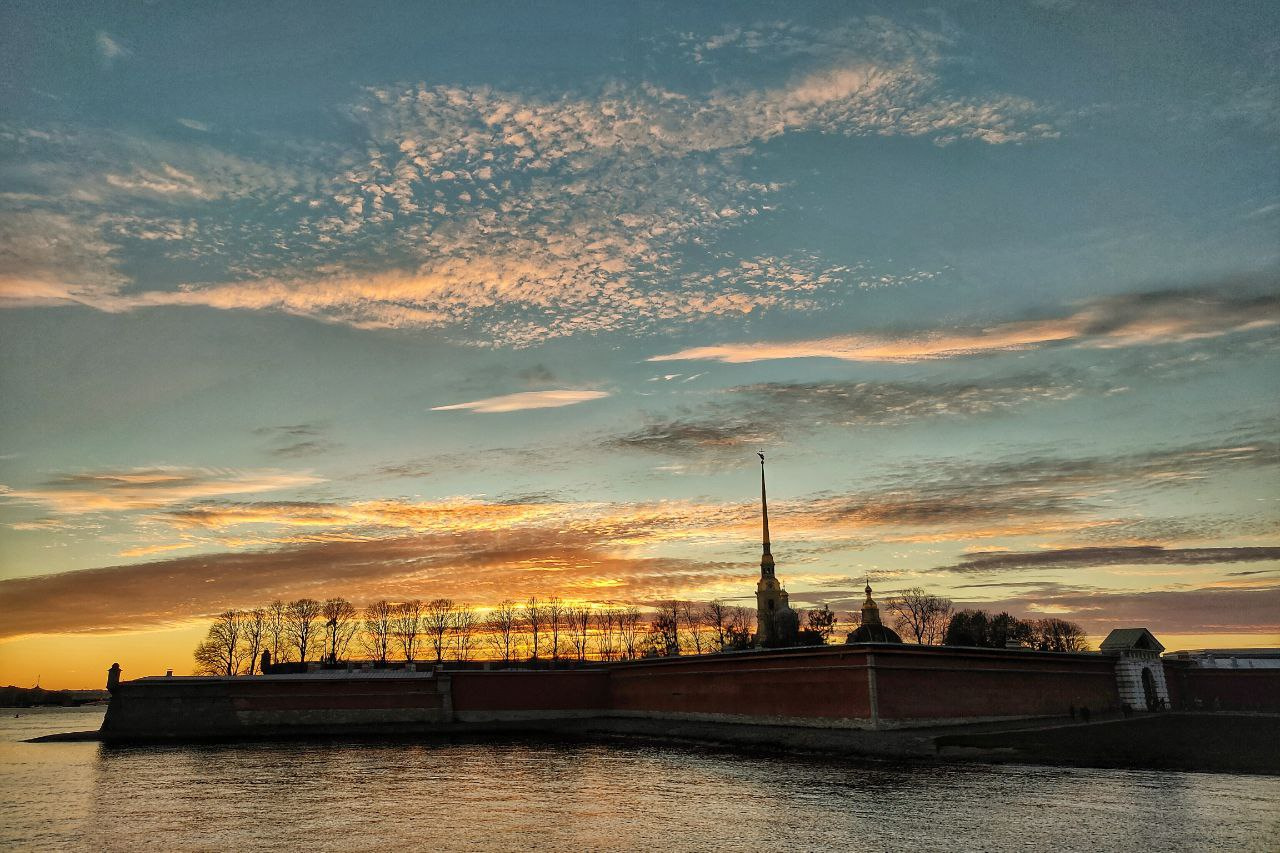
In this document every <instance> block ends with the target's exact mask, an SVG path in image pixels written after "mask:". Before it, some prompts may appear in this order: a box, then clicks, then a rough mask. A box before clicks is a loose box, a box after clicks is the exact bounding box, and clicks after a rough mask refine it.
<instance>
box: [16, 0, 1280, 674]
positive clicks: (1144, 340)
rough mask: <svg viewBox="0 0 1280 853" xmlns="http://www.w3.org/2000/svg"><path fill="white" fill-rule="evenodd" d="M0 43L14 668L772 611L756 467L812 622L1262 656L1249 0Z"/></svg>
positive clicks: (1267, 284) (1253, 18) (138, 667)
mask: <svg viewBox="0 0 1280 853" xmlns="http://www.w3.org/2000/svg"><path fill="white" fill-rule="evenodd" d="M1153 9H1158V10H1159V11H1158V13H1157V12H1156V11H1153ZM301 21H305V22H306V24H307V26H305V27H303V28H301V29H300V28H299V26H298V24H299V23H300V22H301ZM0 23H2V24H3V25H2V26H0V33H3V35H0V44H3V46H4V48H5V54H6V55H7V56H9V57H10V58H11V59H10V62H8V63H6V64H5V66H4V67H3V68H2V69H0V99H2V100H0V103H3V104H4V107H5V109H4V117H3V119H0V150H3V152H4V154H3V155H2V156H0V176H2V179H0V259H3V260H0V392H2V393H0V613H3V614H4V615H3V617H0V683H12V684H15V685H19V686H22V685H25V684H28V683H29V682H30V681H31V680H33V678H34V676H35V675H36V674H39V675H40V676H41V677H42V678H43V685H42V686H48V687H49V688H50V689H59V688H70V689H81V688H96V687H100V686H101V684H102V683H103V682H104V680H105V676H106V670H107V667H108V666H110V664H111V663H113V662H116V661H119V662H120V663H121V665H122V667H124V670H125V672H126V674H127V675H126V677H135V676H140V675H145V674H157V673H163V672H164V671H165V670H167V669H173V670H174V671H175V672H176V673H182V672H186V671H190V669H191V667H192V665H193V661H192V650H193V649H194V648H195V646H196V644H197V643H198V642H199V640H200V639H201V638H202V637H203V635H204V632H205V630H206V629H207V627H208V622H209V619H210V618H211V617H212V616H213V615H214V614H216V613H218V612H220V611H222V610H226V609H243V608H247V607H252V606H260V605H264V604H266V603H268V602H270V601H272V600H274V599H284V600H286V601H287V600H290V599H296V598H301V597H312V598H317V599H321V600H323V599H325V598H329V597H334V596H341V597H345V598H349V599H350V600H351V601H352V602H354V603H355V604H357V606H363V605H364V604H365V603H367V602H369V601H373V600H377V599H381V598H387V599H390V600H404V599H408V598H421V599H424V600H426V599H431V598H438V597H447V598H451V599H454V600H455V601H458V602H465V603H468V604H471V605H474V606H476V607H480V608H484V607H490V606H493V605H495V604H497V603H498V602H500V601H502V600H503V599H508V598H510V599H513V600H516V601H522V600H524V599H525V598H527V597H528V596H530V595H540V596H543V595H558V596H561V597H563V598H565V599H566V600H569V601H573V602H580V603H583V604H591V605H594V606H608V605H616V604H631V603H634V604H645V603H652V602H656V601H660V600H665V599H683V600H691V601H708V600H713V599H721V600H724V601H725V602H726V603H728V604H731V605H743V606H753V602H754V584H755V581H756V578H757V574H758V559H759V556H758V555H759V547H760V541H759V540H760V535H759V522H760V518H759V497H758V494H757V492H756V489H758V483H757V482H756V479H757V473H756V452H757V451H761V450H763V451H764V452H765V453H767V454H768V459H769V462H768V464H769V469H768V476H769V496H770V505H769V515H770V526H771V534H772V537H771V538H772V550H773V553H774V555H775V556H776V558H777V561H778V564H777V572H778V577H779V579H780V580H781V581H782V583H783V584H784V585H785V587H786V589H787V591H788V593H789V595H790V598H791V601H792V603H793V605H794V606H796V607H799V608H810V607H820V606H822V605H824V604H825V605H828V606H830V607H831V609H832V610H837V611H841V612H844V611H856V610H857V609H858V606H859V604H860V602H861V596H862V591H861V590H862V579H863V578H864V577H865V576H868V575H869V576H870V578H871V584H872V586H873V587H874V588H875V594H876V599H877V601H879V602H880V603H881V605H882V607H883V605H884V601H883V600H882V597H883V598H885V599H887V598H888V597H889V596H890V595H892V594H893V593H895V592H897V591H900V590H903V589H906V588H911V587H921V588H923V589H925V590H926V591H928V592H930V593H936V594H938V595H942V596H945V597H947V598H950V599H952V600H953V601H954V602H955V606H956V609H957V610H960V609H964V608H977V609H985V610H988V611H990V612H992V613H995V612H999V611H1008V612H1010V613H1011V614H1013V615H1015V616H1017V617H1019V618H1024V619H1039V618H1046V617H1059V618H1063V619H1067V620H1070V621H1073V622H1077V623H1079V624H1080V625H1081V626H1083V628H1084V629H1085V633H1086V634H1087V636H1088V637H1089V639H1090V641H1091V643H1092V644H1093V646H1094V647H1095V648H1096V647H1097V645H1098V642H1099V641H1100V639H1101V638H1102V637H1103V636H1105V635H1106V633H1107V632H1108V631H1109V630H1111V629H1112V628H1120V627H1138V626H1141V627H1147V628H1149V629H1150V630H1151V631H1152V632H1153V634H1154V635H1155V636H1156V637H1157V638H1159V639H1160V640H1161V641H1162V642H1163V643H1164V644H1165V645H1166V646H1167V648H1168V650H1170V651H1174V650H1179V649H1201V648H1265V647H1280V489H1278V488H1277V483H1278V482H1280V478H1278V477H1277V469H1278V468H1280V427H1278V425H1280V170H1277V169H1276V166H1275V164H1276V162H1278V161H1280V104H1278V100H1277V98H1276V96H1275V91H1276V84H1277V82H1280V81H1278V80H1277V75H1278V74H1280V71H1278V69H1280V63H1277V62H1276V59H1275V52H1276V45H1275V39H1274V36H1273V35H1272V34H1274V33H1275V32H1276V31H1277V29H1280V7H1277V6H1275V5H1273V4H1266V3H1256V4H1250V3H1244V4H1240V5H1238V6H1233V7H1231V8H1229V9H1224V8H1215V7H1212V6H1206V5H1204V4H1197V3H1192V2H1187V3H1172V4H1162V5H1161V6H1159V7H1150V8H1148V7H1143V6H1141V5H1139V6H1133V7H1124V8H1116V7H1114V6H1113V5H1111V4H1106V3H1092V2H1088V0H1080V2H1074V0H1052V2H1049V0H1045V2H1026V3H1005V4H998V5H995V6H987V5H981V4H970V3H963V2H944V3H941V4H939V3H936V2H930V3H881V2H858V3H853V4H850V3H834V2H832V3H815V4H808V5H806V6H805V7H803V8H800V9H791V8H783V7H780V6H778V5H777V4H771V3H744V4H734V5H720V4H709V5H699V6H695V7H690V6H688V5H684V4H676V3H657V2H653V3H644V4H572V3H535V4H521V5H518V6H517V5H514V4H510V5H503V6H501V7H487V8H476V7H466V6H461V7H459V6H452V5H443V4H423V5H415V6H408V7H395V6H391V7H385V8H382V9H380V10H375V11H369V10H354V9H349V8H346V7H344V6H342V5H340V4H323V3H322V4H308V5H306V6H305V7H303V6H294V5H288V4H283V5H278V6H272V7H269V8H264V9H252V10H247V9H240V10H228V9H225V8H221V7H219V8H216V9H215V8H212V7H210V8H199V7H181V8H179V7H169V6H145V7H144V6H134V5H128V4H122V5H113V4H97V3H83V4H76V3H72V4H68V5H64V6H60V7H58V8H57V9H49V8H46V7H44V6H41V5H40V4H33V3H30V4H29V3H14V4H10V5H8V6H6V8H5V9H4V10H2V11H0Z"/></svg>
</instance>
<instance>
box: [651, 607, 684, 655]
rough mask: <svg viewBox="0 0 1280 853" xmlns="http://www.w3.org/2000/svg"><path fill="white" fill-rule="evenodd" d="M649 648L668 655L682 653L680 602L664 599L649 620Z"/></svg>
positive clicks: (654, 651) (656, 652)
mask: <svg viewBox="0 0 1280 853" xmlns="http://www.w3.org/2000/svg"><path fill="white" fill-rule="evenodd" d="M648 644H649V648H650V649H651V652H652V653H654V654H659V655H666V656H667V657H675V656H676V655H679V654H680V603H679V602H678V601H664V602H662V603H661V604H659V605H658V612H657V613H655V614H654V617H653V619H652V620H650V622H649V638H648Z"/></svg>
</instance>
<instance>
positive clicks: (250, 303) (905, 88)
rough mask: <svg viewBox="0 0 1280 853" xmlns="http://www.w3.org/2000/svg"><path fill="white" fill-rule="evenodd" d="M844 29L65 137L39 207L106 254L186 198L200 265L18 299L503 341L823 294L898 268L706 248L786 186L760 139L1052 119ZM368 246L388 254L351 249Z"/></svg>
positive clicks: (865, 26) (1033, 136) (778, 305)
mask: <svg viewBox="0 0 1280 853" xmlns="http://www.w3.org/2000/svg"><path fill="white" fill-rule="evenodd" d="M847 30H848V33H849V35H850V37H849V38H848V39H846V40H845V41H844V42H843V43H842V44H841V43H839V42H832V41H830V40H826V41H824V42H823V44H824V47H823V49H822V50H820V51H813V52H810V53H808V54H801V53H797V52H795V51H787V50H786V49H785V46H784V45H783V44H782V43H779V44H778V45H777V47H778V49H779V56H781V57H783V58H785V59H786V61H787V62H788V63H790V64H789V65H788V68H787V73H785V74H779V75H777V76H775V77H774V78H773V79H772V81H771V82H769V83H758V84H756V85H746V84H744V83H737V84H733V85H719V86H713V87H710V88H707V87H699V86H695V87H693V89H692V90H691V91H688V92H681V91H673V90H669V89H664V88H661V87H658V86H653V85H647V84H642V85H632V84H629V83H620V82H606V83H602V84H600V85H597V86H593V87H585V86H584V87H579V88H577V89H574V90H570V91H552V92H548V91H534V90H499V89H494V88H490V87H486V86H459V85H427V84H425V83H419V84H414V83H411V82H408V83H397V84H394V85H387V86H384V87H377V88H371V89H370V90H368V92H367V94H366V95H365V96H364V97H362V98H361V99H360V100H359V101H358V102H357V103H355V104H352V105H350V108H349V115H350V117H351V119H352V120H353V122H354V125H355V126H356V127H357V128H358V129H359V130H360V131H362V133H363V138H361V139H360V140H359V144H358V145H356V146H354V147H352V148H350V149H338V148H336V147H334V148H323V147H322V148H319V149H317V148H316V147H315V146H309V147H306V148H304V147H303V146H301V145H295V146H293V147H292V148H290V147H289V146H288V145H286V144H279V145H278V146H277V148H276V149H274V150H272V151H271V157H270V158H268V160H267V161H266V162H261V163H260V162H255V161H250V160H247V159H244V158H238V157H233V156H231V155H228V154H223V153H221V152H218V151H217V150H216V149H213V148H212V147H211V146H209V145H201V144H194V143H193V142H192V141H191V140H190V139H187V140H185V141H184V142H183V143H182V144H178V143H174V142H171V141H165V140H143V141H139V140H126V139H124V138H120V137H113V138H111V139H108V140H106V141H105V143H102V142H100V143H99V144H89V143H90V142H91V140H75V139H72V140H70V141H64V142H62V143H60V145H61V146H62V150H61V151H60V152H59V153H60V154H61V155H62V156H61V157H60V158H58V160H59V161H60V162H71V161H75V160H76V156H75V155H80V157H81V160H80V161H79V162H82V163H85V164H88V165H85V166H81V167H78V168H76V169H70V168H68V169H66V170H64V171H65V174H62V173H59V174H58V175H42V176H41V185H42V186H45V187H48V188H49V189H48V199H47V202H46V203H47V204H49V205H65V204H66V202H65V201H64V200H63V199H64V198H65V197H66V196H67V193H66V192H64V190H71V189H74V190H76V191H80V192H83V193H85V194H86V199H87V198H88V196H92V197H94V199H93V200H85V201H84V202H82V203H81V204H80V205H79V206H78V207H76V209H75V211H74V212H75V215H76V217H77V220H78V221H81V222H88V221H94V222H96V223H97V224H98V225H99V230H104V231H108V232H109V235H110V237H111V238H112V240H113V241H114V243H113V248H117V247H120V246H128V244H129V242H130V241H132V240H138V239H162V238H161V237H160V236H159V235H166V234H173V233H176V232H175V228H176V225H175V220H177V219H178V217H177V216H175V215H174V214H175V213H177V212H178V211H181V212H182V213H183V214H184V215H183V216H182V217H181V222H182V223H184V225H185V223H188V222H197V221H198V223H199V227H198V228H192V229H191V231H192V232H193V233H190V234H184V237H183V238H182V239H176V240H168V239H164V240H163V242H164V243H166V244H169V245H166V246H165V250H166V253H167V254H169V255H170V256H171V257H172V258H174V259H175V260H184V261H191V260H200V261H205V262H208V263H209V264H210V265H211V269H210V271H208V272H204V273H203V274H202V275H201V277H200V278H199V280H195V281H188V282H185V283H182V285H181V286H174V287H158V286H154V285H149V289H148V288H142V287H132V288H124V289H123V292H122V289H121V288H115V289H110V290H104V291H86V290H83V289H76V288H73V287H70V286H68V284H67V282H66V281H65V279H64V277H63V272H64V271H63V270H62V269H61V268H60V267H59V266H58V265H57V264H49V265H45V266H42V267H41V268H40V269H39V270H38V273H39V274H38V275H35V276H31V277H28V278H29V279H30V280H32V281H37V282H48V283H49V284H47V285H43V286H41V287H38V288H37V287H32V286H30V285H24V287H25V289H26V291H27V292H29V294H30V297H31V298H40V299H46V300H48V299H52V298H60V299H68V300H73V301H79V302H81V303H83V304H86V305H90V306H92V307H95V308H98V309H101V310H107V311H128V310H137V309H143V308H147V307H151V306H170V305H174V306H206V307H213V308H218V309H223V310H256V311H275V312H282V313H288V314H294V315H298V316H304V317H310V318H314V319H317V320H321V321H325V322H337V323H344V324H348V325H351V326H354V327H358V328H364V329H422V328H452V329H454V330H455V331H456V334H457V335H458V336H459V337H460V338H462V339H464V340H467V341H470V342H484V343H486V344H488V345H508V346H517V347H518V346H528V345H531V344H534V343H538V342H541V341H545V340H548V339H552V338H557V337H565V336H572V335H581V334H589V333H598V332H605V331H615V332H616V331H640V330H647V329H654V328H665V327H670V326H672V325H674V324H675V323H678V322H680V321H682V320H687V319H690V318H710V317H735V316H743V315H749V314H753V313H757V312H761V311H765V310H795V311H811V310H816V309H818V308H820V307H821V306H822V305H823V304H824V303H825V301H826V300H824V299H822V298H820V297H821V296H822V295H823V294H826V293H829V292H831V291H833V290H835V289H838V288H842V287H855V286H878V285H880V284H883V283H885V282H884V280H885V279H886V278H889V279H892V278H893V276H886V275H884V274H883V273H877V272H876V271H874V270H869V269H865V268H860V267H859V265H847V264H833V263H829V262H826V261H824V259H822V258H821V257H819V256H816V255H814V254H812V253H808V252H804V251H796V252H794V253H791V254H788V255H785V256H779V255H772V254H763V253H762V254H761V255H760V256H758V257H748V258H743V259H741V260H736V261H735V262H733V263H732V264H725V265H723V266H722V267H721V268H720V269H713V270H711V271H710V272H708V271H707V269H706V264H705V263H703V261H705V259H706V258H705V256H706V255H707V252H708V247H709V246H710V245H711V244H712V243H713V242H714V238H715V237H716V235H717V234H720V233H724V232H726V231H729V230H733V229H737V228H739V227H741V226H742V224H743V223H745V222H748V221H750V220H752V219H754V218H757V217H760V216H763V215H766V214H767V213H768V211H769V210H770V209H771V208H773V207H776V205H777V202H776V201H775V197H776V196H777V195H778V194H779V193H780V191H782V190H783V189H784V187H783V186H782V185H780V184H778V183H775V182H769V181H765V180H759V179H757V178H756V177H755V176H754V170H753V169H751V168H749V160H750V159H751V157H752V156H753V155H754V154H755V153H756V150H757V148H758V147H759V146H762V145H765V144H767V143H769V142H770V141H771V140H774V139H777V138H779V137H783V136H786V135H789V134H827V135H832V136H842V137H866V136H878V137H892V136H899V137H924V138H929V139H933V140H934V141H935V142H938V143H939V144H946V143H949V142H953V141H955V140H959V139H971V140H975V141H978V142H981V143H986V144H1001V143H1007V142H1028V141H1032V140H1037V139H1051V138H1053V137H1054V136H1055V135H1056V131H1054V130H1053V128H1051V127H1050V126H1049V125H1048V124H1047V120H1046V117H1045V115H1044V114H1043V110H1042V109H1041V108H1040V107H1039V106H1038V105H1036V104H1034V103H1032V102H1031V101H1029V100H1026V99H1024V98H1019V97H1016V96H1010V95H1007V94H1004V93H993V94H991V95H989V96H985V97H977V98H958V97H956V96H955V95H954V94H952V93H951V92H950V91H949V90H948V88H947V86H946V85H945V84H944V81H943V80H942V79H941V78H940V74H941V71H942V70H943V69H944V68H946V67H947V62H946V57H945V56H944V54H943V50H942V49H943V48H944V47H945V42H942V41H938V40H936V39H929V38H928V37H926V35H925V34H924V33H923V32H917V31H915V30H910V31H904V30H903V29H902V28H900V27H897V26H896V25H894V24H892V23H891V22H889V21H884V20H879V19H877V20H875V21H857V22H852V23H850V24H849V25H848V28H847ZM788 37H789V38H814V39H822V38H824V36H823V35H822V34H820V33H818V32H816V31H815V32H808V33H802V32H801V31H798V30H795V31H792V32H790V33H789V34H788ZM680 61H682V62H684V63H686V64H688V62H689V60H688V58H687V57H686V58H684V59H682V60H680ZM181 121H183V122H184V123H185V124H186V126H187V127H192V126H193V124H192V123H191V120H186V119H183V120H181ZM195 124H198V122H197V123H195ZM143 143H149V144H143ZM32 144H34V143H32ZM104 150H105V151H106V152H107V153H103V152H104ZM45 159H49V158H45ZM299 163H300V164H299ZM264 173H265V174H264ZM246 199H248V200H252V202H254V203H255V205H256V207H254V208H253V209H255V210H270V211H272V214H271V216H270V217H269V218H267V219H266V220H265V221H257V220H248V219H246V207H245V206H244V205H240V204H236V203H235V202H238V201H241V200H246ZM125 202H127V203H128V204H127V208H128V209H129V210H130V211H131V213H130V214H128V215H124V214H121V213H120V210H121V209H125ZM139 206H142V208H143V209H142V210H136V208H137V207H139ZM197 208H198V209H197ZM197 213H198V216H197V215H196V214H197ZM108 223H110V224H111V226H112V227H111V229H103V228H102V226H103V225H106V224H108ZM144 235H146V236H144ZM371 256H377V257H388V258H396V259H397V266H396V267H395V268H388V267H387V266H385V265H384V266H381V267H378V268H371V267H370V266H369V264H368V263H367V261H366V262H359V261H355V260H353V259H356V258H368V257H371ZM217 270H221V272H217ZM933 274H934V273H933V272H930V271H915V272H909V273H906V274H904V275H903V276H901V278H900V279H899V280H900V281H901V282H904V283H905V282H909V281H912V280H920V279H921V278H922V277H925V278H927V277H928V276H930V275H933ZM129 283H130V284H132V282H129ZM175 284H176V283H175ZM50 291H51V292H52V293H53V294H54V295H53V296H50V295H49V294H50Z"/></svg>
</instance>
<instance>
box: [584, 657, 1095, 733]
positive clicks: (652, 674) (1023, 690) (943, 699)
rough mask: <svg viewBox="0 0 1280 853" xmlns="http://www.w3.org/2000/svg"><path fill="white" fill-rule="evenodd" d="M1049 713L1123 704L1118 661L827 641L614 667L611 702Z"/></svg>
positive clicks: (740, 711) (882, 715)
mask: <svg viewBox="0 0 1280 853" xmlns="http://www.w3.org/2000/svg"><path fill="white" fill-rule="evenodd" d="M869 654H871V655H874V659H875V679H876V693H877V705H878V708H879V719H880V720H881V721H883V722H886V723H892V722H894V721H918V720H928V719H963V718H972V717H1017V716H1048V715H1054V716H1056V715H1063V716H1065V715H1066V714H1067V713H1068V710H1069V709H1070V707H1071V706H1072V705H1074V706H1075V707H1076V708H1083V707H1088V708H1090V709H1091V710H1094V711H1101V710H1104V709H1107V708H1115V707H1117V706H1118V703H1119V698H1118V694H1117V692H1116V678H1115V664H1114V661H1113V660H1111V659H1110V658H1104V657H1099V656H1097V655H1067V654H1049V653H1044V652H1031V651H1007V652H1006V651H1000V650H980V649H953V648H940V647H920V646H907V645H904V646H875V647H869V648H868V647H862V646H859V647H854V648H843V647H830V648H819V649H811V650H805V651H803V652H778V653H768V652H752V653H749V654H743V655H732V656H729V655H726V656H720V655H715V656H705V657H701V658H680V659H674V660H670V661H667V660H662V661H654V662H649V661H644V662H640V663H631V664H622V665H617V666H615V667H614V668H613V669H612V679H611V682H610V689H611V698H612V701H611V708H612V709H613V710H616V711H627V712H642V711H657V712H662V713H673V714H694V715H697V714H717V715H743V716H749V717H757V718H773V717H778V718H788V717H789V718H809V719H812V720H834V719H862V720H868V719H870V717H871V704H870V701H869V698H868V697H869V687H868V678H867V656H868V655H869Z"/></svg>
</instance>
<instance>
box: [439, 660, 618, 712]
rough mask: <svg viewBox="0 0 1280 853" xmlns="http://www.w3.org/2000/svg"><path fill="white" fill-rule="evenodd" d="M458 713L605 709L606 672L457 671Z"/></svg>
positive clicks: (455, 701) (454, 679)
mask: <svg viewBox="0 0 1280 853" xmlns="http://www.w3.org/2000/svg"><path fill="white" fill-rule="evenodd" d="M449 677H450V679H451V680H452V682H453V710H454V713H455V714H467V713H474V712H485V711H497V712H516V711H587V710H603V709H604V708H606V707H608V701H609V687H608V682H609V673H608V672H607V671H605V670H598V669H597V670H579V671H565V672H557V671H535V672H522V671H519V670H514V671H513V670H496V671H494V672H454V673H450V674H449Z"/></svg>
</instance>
